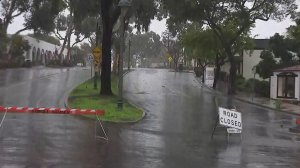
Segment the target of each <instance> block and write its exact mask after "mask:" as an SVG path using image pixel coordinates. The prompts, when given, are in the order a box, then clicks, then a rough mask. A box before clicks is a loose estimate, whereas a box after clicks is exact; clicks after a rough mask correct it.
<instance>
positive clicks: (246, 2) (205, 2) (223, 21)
mask: <svg viewBox="0 0 300 168" xmlns="http://www.w3.org/2000/svg"><path fill="white" fill-rule="evenodd" d="M161 1H162V2H163V4H164V8H165V9H166V10H168V12H169V18H170V19H169V20H171V21H172V22H173V23H174V22H175V23H176V22H187V21H195V22H200V23H203V24H206V25H208V26H209V27H210V28H211V29H212V30H213V31H214V33H215V35H216V36H217V37H218V39H219V40H220V42H221V45H222V47H223V49H224V52H225V54H226V57H227V58H228V60H229V62H230V64H231V68H230V78H229V81H230V83H229V89H228V93H229V94H233V93H235V78H236V69H237V67H236V64H235V57H234V53H235V52H236V51H235V47H234V46H235V45H237V44H238V43H237V41H238V39H239V37H241V36H243V35H247V34H248V32H249V30H250V28H251V27H252V26H253V25H254V24H255V22H256V21H257V20H263V21H267V20H269V19H270V18H272V19H276V20H281V19H283V18H284V17H286V16H288V15H289V14H293V13H294V12H295V9H296V8H297V5H296V4H295V0H286V1H275V0H272V1H266V0H255V1H253V0H241V1H236V0H227V1H219V0H201V1H200V0H191V1H173V0H161ZM224 25H226V26H224Z"/></svg>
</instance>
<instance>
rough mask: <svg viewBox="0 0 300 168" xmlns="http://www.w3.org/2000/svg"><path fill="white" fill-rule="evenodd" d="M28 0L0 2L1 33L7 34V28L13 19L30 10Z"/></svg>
mask: <svg viewBox="0 0 300 168" xmlns="http://www.w3.org/2000/svg"><path fill="white" fill-rule="evenodd" d="M29 4H30V3H29V0H2V1H1V8H2V10H1V15H2V17H3V19H2V22H3V25H2V28H3V33H4V34H5V35H6V34H7V28H8V25H9V24H10V23H12V21H13V19H14V18H16V17H18V16H20V15H22V14H23V13H24V12H27V11H28V10H29V8H30V5H29Z"/></svg>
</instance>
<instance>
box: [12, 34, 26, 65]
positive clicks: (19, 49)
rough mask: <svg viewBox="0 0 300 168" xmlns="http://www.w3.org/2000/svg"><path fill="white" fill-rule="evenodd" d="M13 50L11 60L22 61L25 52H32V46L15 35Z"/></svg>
mask: <svg viewBox="0 0 300 168" xmlns="http://www.w3.org/2000/svg"><path fill="white" fill-rule="evenodd" d="M10 40H11V44H12V45H11V50H10V55H11V59H13V60H16V59H19V60H22V59H24V58H23V54H24V52H26V51H28V50H30V45H29V43H28V41H26V40H23V38H22V36H18V35H14V36H12V37H11V39H10Z"/></svg>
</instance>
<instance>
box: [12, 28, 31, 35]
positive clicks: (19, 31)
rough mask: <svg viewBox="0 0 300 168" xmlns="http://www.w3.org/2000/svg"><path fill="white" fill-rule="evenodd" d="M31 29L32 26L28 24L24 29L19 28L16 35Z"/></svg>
mask: <svg viewBox="0 0 300 168" xmlns="http://www.w3.org/2000/svg"><path fill="white" fill-rule="evenodd" d="M29 29H30V27H29V26H26V27H24V28H23V29H21V30H18V31H17V32H16V33H15V34H14V35H18V34H20V33H21V32H23V31H25V30H29Z"/></svg>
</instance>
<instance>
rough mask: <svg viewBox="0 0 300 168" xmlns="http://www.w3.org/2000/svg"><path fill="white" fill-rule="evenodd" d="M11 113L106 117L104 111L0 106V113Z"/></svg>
mask: <svg viewBox="0 0 300 168" xmlns="http://www.w3.org/2000/svg"><path fill="white" fill-rule="evenodd" d="M6 110H7V112H11V113H45V114H46V113H49V114H71V115H83V114H84V115H104V114H105V111H104V110H92V109H69V108H66V109H65V108H44V107H34V108H30V107H16V106H13V107H4V106H0V112H5V111H6Z"/></svg>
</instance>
